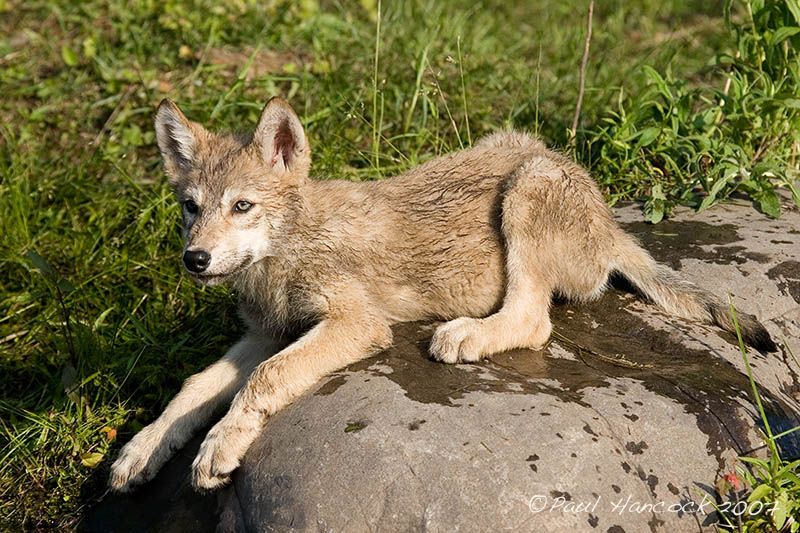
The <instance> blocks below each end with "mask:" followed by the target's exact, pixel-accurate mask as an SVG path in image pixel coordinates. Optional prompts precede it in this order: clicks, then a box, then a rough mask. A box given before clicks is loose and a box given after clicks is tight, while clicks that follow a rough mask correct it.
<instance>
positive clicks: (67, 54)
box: [61, 44, 79, 67]
mask: <svg viewBox="0 0 800 533" xmlns="http://www.w3.org/2000/svg"><path fill="white" fill-rule="evenodd" d="M61 59H63V60H64V64H65V65H67V66H68V67H74V66H77V65H78V62H79V59H78V54H76V53H75V50H73V49H72V48H70V47H69V46H67V45H66V44H65V45H62V46H61Z"/></svg>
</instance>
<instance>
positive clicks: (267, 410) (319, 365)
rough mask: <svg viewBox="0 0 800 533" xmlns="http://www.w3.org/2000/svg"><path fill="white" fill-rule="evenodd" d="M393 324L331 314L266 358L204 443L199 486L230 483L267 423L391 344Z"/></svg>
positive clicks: (195, 469) (196, 471)
mask: <svg viewBox="0 0 800 533" xmlns="http://www.w3.org/2000/svg"><path fill="white" fill-rule="evenodd" d="M391 342H392V332H391V330H390V329H389V325H388V323H387V322H386V321H385V320H384V319H382V318H380V317H378V316H375V315H373V314H370V313H353V314H351V313H343V314H339V315H338V316H337V317H329V318H327V319H325V320H323V321H322V322H320V323H319V324H317V325H316V326H314V327H313V328H312V329H311V330H309V331H308V333H306V334H305V335H304V336H303V337H301V338H300V339H299V340H298V341H297V342H295V343H293V344H291V345H289V346H288V347H287V348H285V349H284V350H282V351H281V352H279V353H278V354H277V355H275V356H274V357H273V358H271V359H269V360H268V361H265V362H263V363H261V364H260V365H259V366H258V367H257V368H256V369H255V371H253V374H252V375H251V376H250V379H249V380H248V382H247V384H246V385H245V386H244V388H242V390H241V391H240V392H239V393H238V394H237V395H236V398H235V399H234V401H233V404H232V405H231V408H230V410H229V411H228V414H226V415H225V416H224V417H223V418H222V420H220V421H219V422H218V423H217V425H215V426H214V427H213V428H212V429H211V431H210V432H209V433H208V436H206V439H205V441H203V444H202V445H201V446H200V452H199V453H198V455H197V458H196V459H195V461H194V464H193V465H192V481H193V483H194V486H195V488H197V489H198V490H211V489H215V488H217V487H220V486H222V485H224V484H226V483H227V482H228V481H229V480H230V475H231V473H232V472H233V471H234V470H235V469H236V468H237V467H238V466H239V462H240V461H241V459H242V457H243V456H244V453H245V452H246V451H247V449H248V448H249V447H250V445H251V444H252V443H253V441H254V440H255V438H256V437H257V436H258V434H259V433H260V432H261V429H262V427H263V426H264V423H265V421H266V419H267V417H269V416H270V415H272V414H274V413H275V412H277V411H278V410H280V409H281V408H283V407H284V406H286V405H287V404H288V403H289V402H291V401H292V400H293V399H294V398H296V397H297V396H299V395H300V394H301V393H303V392H304V391H305V390H307V389H308V388H310V387H311V386H313V385H314V384H315V383H316V382H317V381H319V379H320V378H322V377H323V376H325V375H326V374H329V373H330V372H334V371H336V370H339V369H341V368H343V367H345V366H347V365H348V364H350V363H353V362H355V361H358V360H360V359H364V358H366V357H369V356H370V355H372V354H374V353H376V352H377V351H379V350H381V349H384V348H387V347H388V346H389V345H390V344H391Z"/></svg>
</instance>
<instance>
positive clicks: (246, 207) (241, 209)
mask: <svg viewBox="0 0 800 533" xmlns="http://www.w3.org/2000/svg"><path fill="white" fill-rule="evenodd" d="M251 207H253V204H251V203H250V202H248V201H247V200H239V201H238V202H236V205H234V206H233V210H234V211H236V212H237V213H246V212H248V211H250V208H251Z"/></svg>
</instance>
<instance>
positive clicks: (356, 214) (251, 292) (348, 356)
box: [111, 99, 757, 490]
mask: <svg viewBox="0 0 800 533" xmlns="http://www.w3.org/2000/svg"><path fill="white" fill-rule="evenodd" d="M156 131H157V133H158V141H159V147H160V148H161V151H162V155H163V157H164V161H165V168H166V170H167V173H168V175H169V177H170V182H171V183H172V184H173V186H174V187H175V190H176V192H177V194H178V197H179V198H180V199H181V200H182V201H186V200H191V201H193V202H194V203H195V204H196V205H197V206H199V207H198V211H197V213H194V214H192V213H190V212H188V210H186V209H185V212H184V221H185V237H186V250H204V251H207V252H208V253H209V254H210V257H211V261H210V264H209V265H208V267H207V270H205V271H204V272H202V273H197V274H196V276H195V277H196V278H197V279H198V281H200V282H202V283H219V282H221V281H229V282H230V283H231V284H232V285H233V286H234V287H235V288H236V289H237V290H238V291H239V294H240V298H241V310H242V314H243V317H244V318H245V320H246V322H247V324H248V327H249V329H250V331H251V333H250V334H249V336H248V337H247V338H246V339H245V340H243V341H242V343H240V344H239V345H237V347H234V348H233V349H232V350H231V353H229V354H228V355H226V357H225V358H223V363H224V364H223V363H217V365H214V366H212V367H211V368H209V369H208V370H206V371H205V372H203V373H201V374H199V375H198V376H197V377H194V378H191V379H190V380H189V381H188V382H187V384H186V386H185V387H184V389H183V390H182V391H181V392H180V394H178V396H177V397H176V398H175V400H173V402H172V403H170V405H169V406H168V407H167V409H166V411H165V412H164V414H163V415H162V416H161V417H160V418H159V419H158V420H157V421H156V422H155V423H153V424H152V425H151V426H148V427H147V428H145V429H144V430H143V431H142V432H141V433H140V434H139V435H137V436H136V437H135V438H134V439H133V440H132V441H131V442H130V443H129V444H128V445H127V446H126V447H125V449H124V450H123V451H122V454H121V456H120V458H119V459H118V460H117V462H116V463H115V464H114V466H113V469H112V478H111V486H112V487H113V488H115V489H117V490H127V489H129V488H130V487H132V486H133V485H135V484H138V483H141V482H143V481H146V480H147V479H150V478H151V477H152V476H153V475H154V474H155V472H156V471H157V470H158V468H159V467H160V466H161V465H162V464H163V463H164V462H165V461H166V459H167V458H168V457H169V456H170V455H171V453H172V452H173V451H174V450H175V449H176V448H178V447H179V446H181V445H182V444H183V443H185V442H186V440H187V439H188V438H189V436H190V435H191V433H192V432H194V431H195V430H196V429H197V427H198V426H199V425H201V423H202V422H203V421H205V420H206V419H207V418H208V416H210V414H209V413H210V412H211V411H213V409H212V408H213V407H215V406H216V405H218V404H222V403H224V402H225V401H226V400H227V399H228V398H230V396H231V395H232V391H233V390H236V389H237V388H238V387H239V386H240V385H241V384H243V386H242V387H241V390H239V392H238V394H236V396H235V398H234V399H233V402H232V404H231V407H230V409H229V411H228V413H227V414H226V415H225V416H224V417H223V418H222V420H220V421H219V423H217V425H216V426H214V428H213V429H212V430H211V431H210V432H209V434H208V436H207V437H206V439H205V441H204V442H203V445H202V447H201V449H200V452H199V454H198V456H197V459H196V460H195V463H194V466H193V481H194V484H195V486H196V487H197V488H199V489H213V488H215V487H218V486H220V485H222V484H224V483H226V482H227V481H228V479H229V476H230V474H231V472H232V471H233V470H234V469H236V468H237V466H238V465H239V461H240V460H241V458H242V456H243V455H244V453H245V451H246V450H247V449H248V447H249V446H250V444H251V443H252V441H253V439H255V438H256V436H257V435H258V433H259V432H260V431H261V430H262V428H263V426H264V424H265V422H266V420H267V418H268V417H269V416H270V415H272V414H274V413H275V412H276V411H278V410H280V409H281V408H283V407H284V406H286V405H287V404H288V403H290V402H291V401H292V400H293V399H294V398H296V397H297V396H298V395H300V394H302V393H303V392H304V391H305V390H307V389H308V388H309V387H311V386H312V385H314V383H316V382H317V381H318V380H319V379H320V378H321V377H323V376H324V375H326V374H328V373H330V372H332V371H335V370H337V369H340V368H342V367H344V366H346V365H348V364H350V363H352V362H354V361H357V360H359V359H363V358H365V357H369V356H370V355H372V354H374V353H376V352H377V351H379V350H381V349H383V348H386V347H387V346H389V345H390V344H391V342H392V335H391V330H390V329H389V328H390V326H391V325H392V324H394V323H397V322H402V321H412V320H424V319H439V320H447V321H448V322H446V323H445V324H443V325H441V326H440V327H439V328H438V329H437V330H436V332H435V334H434V336H433V339H432V341H431V347H430V351H431V355H432V356H433V357H434V358H435V359H437V360H439V361H443V362H447V363H456V362H471V361H477V360H479V359H481V358H483V357H486V356H487V355H490V354H492V353H496V352H500V351H504V350H508V349H512V348H523V347H527V348H540V347H541V346H542V345H543V344H544V343H545V342H546V341H547V339H548V338H549V336H550V333H551V330H552V325H551V323H550V318H549V306H550V301H551V298H552V296H553V295H554V294H557V293H558V294H561V295H564V296H566V297H568V298H571V299H577V300H581V299H591V298H595V297H597V296H599V295H600V294H601V293H602V291H603V289H604V288H605V286H606V283H607V280H608V277H609V274H610V273H611V272H612V271H615V270H616V271H619V272H622V273H623V274H626V275H629V277H630V278H631V281H632V282H634V283H635V284H636V285H637V286H638V287H639V288H640V289H641V290H642V291H643V292H644V293H645V295H647V296H648V297H650V298H651V299H652V300H653V301H654V302H655V303H657V304H659V305H661V306H662V307H664V308H666V309H668V310H670V311H673V312H676V313H677V314H679V315H681V316H685V317H689V318H695V319H705V320H716V318H715V317H714V316H713V313H711V314H709V311H708V301H710V300H708V298H707V296H708V293H705V292H704V291H702V290H700V289H698V288H696V287H694V286H693V285H691V284H688V283H686V282H682V283H683V285H679V286H675V287H673V288H669V287H666V286H665V285H666V284H665V281H664V280H665V276H667V274H666V272H667V271H668V270H669V269H666V267H663V266H660V265H657V264H656V263H655V262H654V261H653V260H652V258H650V256H649V255H648V254H647V252H645V251H644V250H642V249H641V248H640V247H639V246H638V244H636V243H635V241H634V240H633V239H632V238H631V237H629V236H628V235H626V234H625V233H624V232H623V231H622V230H621V229H620V228H619V227H618V226H617V224H616V223H615V222H614V221H613V219H612V217H611V213H610V211H609V209H608V207H607V206H606V204H605V202H604V200H603V197H602V195H601V194H600V192H599V191H598V189H597V187H596V185H595V183H594V182H593V181H592V179H591V178H590V177H589V175H588V174H587V172H586V171H585V170H584V169H583V168H581V167H580V166H579V165H577V164H576V163H574V162H572V161H570V160H568V159H567V158H565V157H563V156H561V155H559V154H557V153H555V152H552V151H550V150H548V149H547V148H546V147H545V146H544V145H543V144H542V143H541V142H539V141H538V140H536V139H534V138H532V137H530V136H528V135H526V134H523V133H516V132H503V133H497V134H494V135H491V136H489V137H487V138H485V139H483V140H481V141H480V142H478V143H477V144H476V145H475V146H474V147H473V148H470V149H467V150H463V151H460V152H456V153H453V154H450V155H447V156H444V157H439V158H437V159H434V160H432V161H429V162H427V163H425V164H423V165H421V166H419V167H417V168H414V169H412V170H410V171H409V172H406V173H405V174H402V175H400V176H397V177H394V178H390V179H386V180H383V181H380V182H366V183H354V182H346V181H335V180H329V181H314V180H310V179H308V169H309V165H310V150H309V147H308V142H307V140H306V138H305V134H304V133H303V129H302V126H301V125H300V122H299V120H298V119H297V117H296V115H295V114H294V112H293V111H292V110H291V108H290V107H289V105H288V104H286V103H285V102H283V101H281V100H277V99H273V100H271V101H270V103H268V104H267V106H266V108H265V110H264V112H263V114H262V117H261V120H260V121H259V125H258V126H257V127H256V131H255V134H254V136H253V137H252V138H250V137H235V136H224V135H216V134H212V133H209V132H208V131H206V130H205V129H203V128H202V126H200V125H198V124H195V123H192V122H189V121H188V120H186V118H185V117H184V116H183V114H182V113H181V112H180V111H179V110H178V108H177V107H176V106H175V105H174V104H172V103H171V102H164V103H162V105H161V106H160V107H159V112H158V115H157V118H156ZM239 200H246V201H247V202H249V203H251V204H253V206H252V208H251V209H250V210H249V211H247V212H244V213H242V212H236V211H235V209H234V208H233V207H232V206H233V205H234V204H236V202H237V201H239ZM190 207H191V205H190ZM669 272H671V271H669ZM672 275H674V276H675V279H677V275H675V274H674V273H672V274H669V276H672ZM669 276H667V277H669ZM703 298H706V299H705V300H704V299H703ZM717 303H718V302H717ZM717 321H718V322H719V320H717ZM756 324H757V322H756ZM299 334H301V336H300V338H299V340H297V341H296V342H294V343H292V344H289V345H288V346H287V347H286V348H284V349H283V350H281V351H279V352H278V353H277V354H276V355H274V357H271V358H269V359H266V356H267V354H268V352H269V350H268V349H267V348H263V349H259V348H258V347H257V346H258V341H257V339H264V338H266V337H268V336H278V337H293V336H296V335H299ZM253 339H256V341H253ZM254 342H255V344H254ZM244 354H246V355H244ZM259 357H262V358H263V359H266V360H264V361H263V362H261V363H260V364H258V365H257V366H255V369H254V370H253V371H252V374H250V376H249V379H247V380H245V379H244V376H245V375H246V374H247V372H248V370H249V369H250V368H251V367H252V366H254V365H255V363H254V362H253V361H254V358H259ZM226 361H228V363H225V362H226ZM236 361H239V362H236ZM231 362H233V363H232V364H233V365H238V367H237V368H238V370H236V371H235V372H233V370H232V368H231V367H230V366H229V365H230V364H231ZM219 365H222V366H219ZM215 367H217V368H215ZM234 374H235V375H234ZM203 402H207V403H208V405H207V406H206V407H203V408H202V409H199V410H198V407H197V406H198V405H200V404H203ZM187 413H195V414H193V415H191V416H188V417H187V416H186V415H187ZM196 413H199V414H196Z"/></svg>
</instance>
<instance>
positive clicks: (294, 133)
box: [253, 98, 311, 180]
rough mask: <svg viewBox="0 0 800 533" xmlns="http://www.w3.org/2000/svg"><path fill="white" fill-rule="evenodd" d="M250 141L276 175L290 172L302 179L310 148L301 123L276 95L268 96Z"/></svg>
mask: <svg viewBox="0 0 800 533" xmlns="http://www.w3.org/2000/svg"><path fill="white" fill-rule="evenodd" d="M253 144H254V145H256V147H257V148H258V149H259V150H260V152H261V156H262V157H263V159H264V162H265V163H266V164H267V165H268V166H269V167H270V168H272V170H273V171H274V172H275V173H276V174H278V175H279V176H284V175H291V176H293V177H295V178H296V179H298V180H302V179H304V178H305V177H306V175H307V174H308V168H309V166H310V165H311V152H310V150H309V147H308V140H307V139H306V134H305V132H304V131H303V125H302V124H301V123H300V119H298V118H297V115H296V114H295V112H294V110H293V109H292V106H290V105H289V104H288V103H287V102H286V101H285V100H282V99H280V98H272V99H270V101H269V102H267V105H266V106H265V107H264V110H263V111H262V112H261V118H260V119H259V121H258V126H256V131H255V134H254V135H253Z"/></svg>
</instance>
